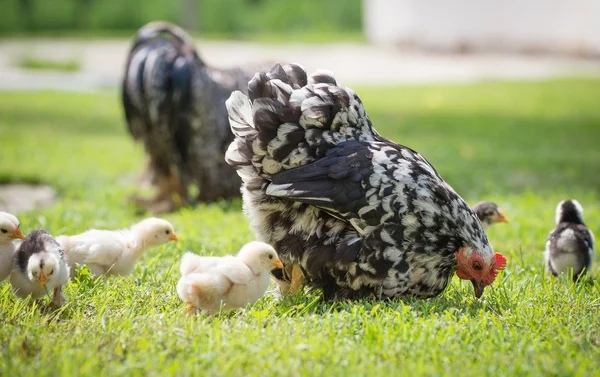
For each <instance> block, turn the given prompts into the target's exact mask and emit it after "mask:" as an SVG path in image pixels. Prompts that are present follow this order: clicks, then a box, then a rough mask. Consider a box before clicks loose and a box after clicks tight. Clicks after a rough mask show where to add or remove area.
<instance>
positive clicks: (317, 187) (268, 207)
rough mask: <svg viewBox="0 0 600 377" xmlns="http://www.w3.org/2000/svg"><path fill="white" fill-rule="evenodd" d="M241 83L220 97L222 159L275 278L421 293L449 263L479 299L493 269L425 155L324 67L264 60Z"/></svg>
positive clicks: (429, 290)
mask: <svg viewBox="0 0 600 377" xmlns="http://www.w3.org/2000/svg"><path fill="white" fill-rule="evenodd" d="M248 92H249V96H248V97H247V96H246V95H244V94H242V93H240V92H235V93H233V94H232V96H231V97H230V98H229V100H228V101H227V110H228V112H229V118H230V122H231V128H232V130H233V133H234V134H235V140H234V142H233V143H232V144H231V145H230V146H229V149H228V150H227V154H226V160H227V162H228V163H229V164H231V165H232V166H235V167H236V168H237V171H238V174H239V175H240V177H241V178H242V181H243V185H242V194H243V199H244V210H245V213H246V215H247V216H248V219H249V221H250V225H251V227H252V229H253V230H254V232H255V233H256V234H257V236H258V238H259V239H261V240H262V241H264V242H267V243H269V244H271V245H273V247H274V248H275V249H276V250H277V251H278V253H279V255H280V258H281V260H282V262H283V264H284V269H283V270H280V271H278V272H276V277H277V278H278V280H280V281H284V282H285V283H287V284H282V286H283V287H286V286H288V285H289V284H290V282H291V290H294V289H295V288H297V286H298V280H302V279H303V278H304V279H305V281H306V283H307V284H309V285H311V286H313V287H320V288H322V289H323V292H324V296H325V298H326V299H342V298H343V299H355V298H361V297H367V296H372V295H374V296H376V297H420V298H425V297H433V296H436V295H438V294H440V293H441V292H442V291H443V290H444V289H445V288H446V286H447V285H448V283H449V281H450V279H451V278H452V276H453V275H454V273H455V272H456V273H457V274H458V276H459V277H460V278H461V279H467V280H470V281H471V282H472V283H473V286H474V288H475V295H476V296H477V297H480V296H481V295H482V293H483V289H484V287H485V286H487V285H490V284H491V283H492V282H493V281H494V279H495V277H496V274H497V273H498V270H501V269H503V268H504V266H505V264H506V260H505V259H504V257H502V255H500V254H494V252H493V250H492V247H491V246H490V244H489V242H488V239H487V236H486V233H485V231H484V230H483V228H482V227H481V223H480V222H479V220H478V219H477V217H476V216H475V214H474V213H473V211H472V210H471V208H470V207H469V206H468V205H467V204H466V203H465V202H464V200H463V199H462V198H461V197H460V196H459V195H458V194H457V193H456V192H454V190H453V189H452V188H451V187H450V186H449V185H448V184H447V183H446V182H444V180H443V179H442V178H441V177H440V175H439V174H438V173H437V172H436V170H435V169H434V168H433V167H432V166H431V165H430V164H429V163H428V162H427V160H425V158H423V157H422V156H421V155H419V154H418V153H417V152H415V151H414V150H412V149H410V148H408V147H405V146H402V145H399V144H396V143H394V142H392V141H389V140H386V139H385V138H383V137H381V136H380V135H379V134H378V133H377V132H376V131H375V129H374V128H373V125H372V124H371V121H370V120H369V118H368V117H367V114H366V113H365V109H364V107H363V104H362V102H361V100H360V99H359V97H358V96H357V95H356V93H355V92H353V91H352V90H351V89H349V88H345V87H342V86H339V85H338V84H337V82H336V80H335V78H334V77H333V76H332V75H331V74H330V73H328V72H325V71H319V72H317V73H316V74H314V75H312V76H311V77H307V75H306V72H305V71H304V69H303V68H302V67H301V66H299V65H287V66H285V67H281V66H280V65H275V66H274V67H273V68H272V69H271V71H270V72H269V73H257V74H256V75H255V76H254V78H253V79H252V81H251V82H250V83H249V88H248ZM274 273H275V272H274ZM283 289H285V288H283Z"/></svg>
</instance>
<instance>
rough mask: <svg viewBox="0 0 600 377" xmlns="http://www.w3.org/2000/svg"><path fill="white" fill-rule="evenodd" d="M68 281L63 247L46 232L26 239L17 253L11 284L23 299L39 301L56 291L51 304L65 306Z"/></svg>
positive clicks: (43, 231) (40, 230)
mask: <svg viewBox="0 0 600 377" xmlns="http://www.w3.org/2000/svg"><path fill="white" fill-rule="evenodd" d="M68 280H69V267H68V266H67V262H66V258H65V255H64V253H63V249H62V247H61V246H60V245H59V243H58V242H56V240H55V239H54V238H52V236H51V235H50V234H49V233H48V232H46V231H45V230H44V229H38V230H36V231H33V232H31V233H30V234H28V235H27V237H25V239H24V240H23V242H21V244H20V245H19V248H18V249H17V252H16V253H15V259H14V264H13V270H12V272H11V274H10V283H11V285H12V287H13V289H14V291H15V293H16V294H17V296H19V297H21V298H25V297H27V296H31V297H32V298H34V299H39V298H41V297H43V296H44V294H45V293H48V294H49V292H50V291H53V293H52V304H53V305H54V306H57V307H59V306H62V305H64V303H65V301H66V300H65V296H64V295H63V285H64V284H66V283H67V281H68Z"/></svg>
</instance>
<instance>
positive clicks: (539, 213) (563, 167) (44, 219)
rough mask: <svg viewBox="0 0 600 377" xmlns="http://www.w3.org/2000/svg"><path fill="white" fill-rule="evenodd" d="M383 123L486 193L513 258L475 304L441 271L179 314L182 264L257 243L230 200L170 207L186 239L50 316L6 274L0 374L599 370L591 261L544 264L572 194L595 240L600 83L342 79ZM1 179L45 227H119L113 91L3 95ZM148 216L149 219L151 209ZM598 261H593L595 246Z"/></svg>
mask: <svg viewBox="0 0 600 377" xmlns="http://www.w3.org/2000/svg"><path fill="white" fill-rule="evenodd" d="M354 89H356V90H357V92H358V93H359V95H361V97H362V99H363V102H364V103H365V107H366V108H367V111H368V113H369V114H370V116H371V119H372V120H373V122H374V124H375V125H376V127H377V128H378V130H379V131H380V132H381V133H382V134H383V135H385V136H386V137H389V138H391V139H393V140H395V141H397V142H400V143H403V144H406V145H409V146H411V147H413V148H414V149H416V150H418V151H419V152H421V153H422V154H423V155H424V156H426V157H427V158H428V159H429V161H430V162H431V163H432V164H433V165H434V166H435V167H436V168H437V169H438V171H439V172H440V174H441V175H442V176H443V177H444V178H445V179H446V180H447V181H448V182H449V183H450V184H451V185H452V186H453V187H454V188H455V189H456V190H457V191H458V192H459V193H460V194H461V195H462V196H463V197H464V198H465V199H466V200H467V201H468V202H469V203H471V204H474V203H475V202H477V201H479V200H492V201H495V202H496V203H498V204H499V205H500V207H501V208H502V209H503V211H504V213H505V214H506V216H507V217H508V218H509V220H510V223H509V224H501V225H496V226H494V227H492V229H490V234H489V236H490V241H491V242H492V244H493V245H494V247H495V249H496V251H499V252H501V253H503V254H504V255H505V256H506V257H507V258H508V261H509V262H508V266H507V268H506V270H505V272H503V273H501V274H500V275H499V277H498V278H497V279H496V282H495V283H494V285H493V286H492V287H489V288H488V289H486V291H485V293H484V296H483V297H482V299H481V300H476V299H475V298H474V297H473V292H472V287H471V285H470V284H469V283H467V282H463V281H459V280H458V278H454V279H453V280H452V283H451V285H450V286H449V287H448V289H447V290H446V291H445V292H444V293H443V294H442V295H440V296H439V297H437V298H434V299H429V300H422V301H407V302H402V301H399V300H394V301H381V302H377V301H361V302H356V303H346V302H343V303H335V304H332V303H327V302H323V301H322V300H321V299H320V295H319V292H314V291H313V292H308V293H306V295H299V296H296V297H288V298H285V299H284V300H282V301H278V300H276V299H274V297H273V294H272V292H269V293H268V294H267V295H266V296H265V297H264V298H263V299H261V300H260V301H259V302H258V303H257V304H256V305H254V306H253V307H250V308H247V309H246V310H244V311H240V312H237V313H233V314H228V315H222V316H218V317H216V318H203V317H201V316H192V317H186V316H185V315H184V310H185V308H184V305H183V303H182V302H181V301H180V300H179V298H178V297H177V294H176V292H175V284H176V282H177V280H178V278H179V274H178V261H179V258H180V256H181V255H182V254H183V253H184V252H185V251H188V250H191V251H194V252H196V253H199V254H202V255H223V254H226V253H235V252H237V250H238V249H239V247H240V246H241V245H242V244H243V243H245V242H247V241H249V240H252V239H253V235H252V234H251V232H250V231H249V229H248V227H247V222H246V219H245V218H244V216H243V215H242V213H241V202H240V201H239V200H237V201H233V202H221V203H217V204H210V205H200V206H198V207H196V208H190V209H184V210H182V211H180V212H177V213H174V214H170V215H167V216H165V218H166V219H168V220H170V221H171V222H172V223H173V224H174V226H175V229H176V231H177V233H178V234H179V236H180V238H181V242H179V243H177V244H169V245H166V246H163V247H160V248H157V249H154V250H151V251H150V252H148V253H147V254H146V255H144V256H143V257H142V258H141V260H140V262H139V263H138V265H137V266H136V269H135V271H134V274H133V276H131V277H129V278H109V279H99V280H97V281H94V280H92V279H91V278H90V277H89V276H88V275H86V274H85V273H84V274H82V275H80V277H79V279H77V280H75V281H73V282H71V283H69V285H68V286H67V287H66V295H67V296H68V299H69V303H68V305H67V306H65V307H64V308H62V309H60V310H58V311H56V312H46V311H44V310H41V308H40V305H36V304H31V303H28V302H27V301H22V300H20V299H18V298H16V297H15V296H14V295H13V294H12V292H11V289H10V286H9V284H7V283H6V282H4V283H1V284H0V321H1V322H2V324H1V328H0V354H1V355H2V356H1V358H0V363H1V364H0V376H7V377H8V376H20V377H29V376H36V377H42V376H58V375H62V376H71V375H82V376H83V375H91V376H101V375H106V376H109V375H110V376H166V375H176V376H192V375H194V376H199V375H210V376H219V375H231V376H241V375H248V376H259V375H260V376H353V375H369V376H384V375H387V376H393V375H399V374H400V373H404V374H410V375H430V376H441V375H447V376H454V375H460V376H484V375H494V376H517V375H518V376H521V375H523V376H529V375H530V376H539V375H544V376H592V375H598V373H600V372H599V371H600V314H599V313H600V267H599V265H600V264H598V263H596V265H594V267H593V269H592V273H591V277H590V278H588V279H587V280H586V281H584V282H583V283H581V284H578V285H573V284H572V283H571V282H570V281H569V280H568V279H566V278H561V279H552V278H551V277H550V276H547V275H546V274H545V273H544V268H543V258H542V250H543V247H544V243H545V238H546V236H547V234H548V232H549V231H550V230H551V229H552V228H553V226H554V209H555V206H556V204H557V203H558V202H559V201H560V200H562V199H565V198H576V199H578V200H579V201H580V202H581V203H582V205H583V206H584V208H585V213H584V216H585V219H586V220H587V223H588V225H589V226H590V227H591V229H592V230H593V231H594V232H595V233H596V234H600V192H599V188H600V147H599V146H598V145H599V142H600V107H599V106H598V98H600V80H583V79H568V80H554V81H547V82H527V83H526V82H521V83H518V82H515V83H510V82H509V83H498V82H485V83H477V84H469V85H453V86H426V87H394V88H377V89H375V88H354ZM0 114H2V116H1V117H0V135H1V137H0V182H4V183H6V182H20V181H26V182H45V183H48V184H51V185H52V186H54V187H55V188H56V189H57V190H58V192H59V195H60V198H59V199H60V200H59V202H58V203H57V204H56V205H55V206H53V207H51V208H47V209H43V210H39V211H34V212H30V213H23V214H19V218H20V220H21V223H22V228H23V230H24V231H25V232H30V231H32V230H34V229H36V228H39V227H44V228H45V229H47V230H48V231H49V232H51V233H52V234H54V235H58V234H61V233H77V232H81V231H84V230H86V229H88V228H90V227H101V228H120V227H126V226H129V225H130V224H131V223H133V222H135V221H137V220H139V219H140V218H141V216H144V215H141V216H140V215H139V214H137V213H136V211H135V209H134V208H132V207H131V206H129V205H128V204H127V202H126V197H127V196H128V195H130V194H132V193H134V192H135V190H136V187H135V181H136V178H137V177H138V176H139V174H140V173H141V171H142V166H143V160H144V154H143V150H142V148H141V147H140V146H136V145H134V143H133V142H132V141H131V139H130V137H129V135H128V134H127V132H126V129H125V126H124V123H123V117H122V114H121V109H120V106H119V101H118V96H117V94H116V93H113V92H110V93H100V94H67V93H12V92H11V93H7V92H4V93H0ZM146 215H147V214H146ZM596 261H597V262H598V261H599V258H598V257H597V258H596Z"/></svg>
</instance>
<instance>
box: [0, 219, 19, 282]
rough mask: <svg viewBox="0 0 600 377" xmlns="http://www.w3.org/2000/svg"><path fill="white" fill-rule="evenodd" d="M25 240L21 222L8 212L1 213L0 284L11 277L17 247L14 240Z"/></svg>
mask: <svg viewBox="0 0 600 377" xmlns="http://www.w3.org/2000/svg"><path fill="white" fill-rule="evenodd" d="M17 238H20V239H23V238H25V236H23V233H22V232H21V229H19V220H18V219H17V218H16V217H15V216H14V215H11V214H10V213H8V212H0V282H1V281H4V280H5V279H7V278H8V277H9V276H10V272H11V270H12V265H13V258H14V256H15V250H16V245H15V243H14V242H13V240H15V239H17Z"/></svg>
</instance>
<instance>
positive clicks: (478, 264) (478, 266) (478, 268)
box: [473, 262, 481, 271]
mask: <svg viewBox="0 0 600 377" xmlns="http://www.w3.org/2000/svg"><path fill="white" fill-rule="evenodd" d="M473 269H474V270H477V271H479V270H481V263H479V262H473Z"/></svg>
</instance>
